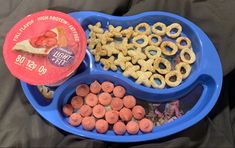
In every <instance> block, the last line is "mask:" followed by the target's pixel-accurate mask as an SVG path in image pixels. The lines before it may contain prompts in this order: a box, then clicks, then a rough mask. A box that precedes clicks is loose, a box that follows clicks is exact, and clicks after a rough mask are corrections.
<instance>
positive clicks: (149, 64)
mask: <svg viewBox="0 0 235 148" xmlns="http://www.w3.org/2000/svg"><path fill="white" fill-rule="evenodd" d="M153 62H154V60H153V59H148V60H147V61H145V60H139V61H138V64H139V65H140V66H141V69H140V70H141V71H143V72H145V71H148V70H149V71H151V72H155V69H154V67H153Z"/></svg>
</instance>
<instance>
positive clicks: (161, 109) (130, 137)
mask: <svg viewBox="0 0 235 148" xmlns="http://www.w3.org/2000/svg"><path fill="white" fill-rule="evenodd" d="M96 81H97V82H98V83H99V84H102V83H103V82H107V81H108V82H111V83H113V84H114V88H115V86H122V87H124V89H125V90H126V93H125V95H124V96H123V97H122V98H121V100H123V99H124V98H125V96H129V95H131V96H134V97H135V98H136V106H142V107H143V108H144V110H145V115H144V117H142V118H141V119H143V118H145V119H148V120H150V121H151V122H152V123H153V128H152V130H150V131H149V132H142V131H141V129H140V125H139V130H138V132H136V133H135V132H134V133H132V134H130V133H129V132H130V131H129V132H128V131H127V130H126V131H125V132H124V133H123V134H120V135H118V134H117V133H115V132H114V131H113V130H114V129H113V128H114V123H113V124H108V128H107V129H105V132H102V133H101V132H99V131H97V129H96V126H95V124H96V122H97V121H99V120H101V119H103V120H106V118H105V115H102V117H101V116H98V117H97V115H94V112H93V109H94V107H95V106H97V105H98V106H100V105H101V103H100V101H99V95H100V94H98V93H97V94H95V95H97V99H98V101H96V103H95V105H94V104H93V105H91V104H90V103H87V102H86V97H83V98H82V99H83V103H82V104H83V105H85V106H89V108H90V113H88V115H84V113H81V111H80V109H81V106H79V107H78V109H74V108H73V111H72V112H71V110H70V112H71V113H70V114H69V115H68V114H65V113H66V111H64V107H65V106H67V105H68V104H69V105H70V107H68V106H67V107H66V108H67V109H68V108H71V106H72V105H71V104H76V103H74V102H73V103H72V102H71V101H72V99H73V97H74V96H79V95H78V94H79V93H78V92H76V91H77V90H76V89H77V87H78V86H81V84H82V85H84V84H85V85H87V86H88V89H89V88H90V87H91V84H92V83H94V82H96ZM209 82H210V83H214V82H213V81H209ZM209 85H210V84H209ZM211 85H214V84H211ZM211 88H212V87H211ZM206 89H210V88H208V87H207V86H205V85H201V84H198V85H197V86H196V87H195V88H194V89H193V90H192V91H190V93H188V94H186V95H185V96H183V97H181V98H177V100H173V101H170V102H149V101H145V98H141V97H139V96H138V95H136V94H135V91H133V88H132V87H131V86H130V85H129V84H128V83H126V82H125V81H122V80H120V79H119V78H118V77H115V76H112V75H109V74H106V73H99V72H96V73H92V74H89V73H83V74H82V75H77V76H75V77H73V78H71V79H70V80H68V81H67V82H65V83H64V84H63V85H61V86H60V87H59V88H58V89H57V90H56V92H55V97H54V100H53V104H52V108H54V109H55V110H56V111H55V112H54V113H53V114H51V115H50V116H53V117H54V119H49V121H50V122H51V123H52V124H54V125H56V126H57V127H59V128H61V129H64V130H66V131H68V132H71V133H73V134H76V135H79V136H85V137H89V138H94V139H99V140H105V141H116V142H134V141H145V140H147V139H149V140H150V139H155V138H159V137H164V136H166V135H169V134H173V133H176V132H177V131H180V130H182V129H184V128H186V127H189V126H190V125H192V124H193V123H194V122H195V121H198V120H199V119H200V117H201V116H202V115H203V114H204V113H205V112H206V110H207V109H208V107H209V106H208V104H210V103H213V102H214V100H211V99H207V100H205V99H204V98H211V95H210V94H205V90H206ZM214 89H215V88H214ZM210 91H212V90H210ZM93 92H94V91H93ZM100 92H101V93H102V90H101V91H100ZM88 93H91V91H88V92H87V93H86V94H88ZM80 95H81V93H80ZM82 96H87V95H83V94H82ZM146 97H147V96H146ZM114 98H115V95H113V94H112V99H114ZM78 104H79V103H77V105H78ZM130 104H131V103H130ZM172 105H173V106H174V105H176V106H178V108H177V109H178V110H177V111H175V109H176V108H173V109H172V108H171V106H172ZM84 108H85V107H84ZM104 108H105V112H106V113H107V112H108V111H109V110H113V108H112V107H110V106H104ZM123 108H127V107H126V106H125V105H123ZM82 110H83V111H84V110H86V113H87V112H89V111H88V110H89V109H82ZM121 110H122V109H117V110H116V111H117V112H118V116H119V117H118V120H117V121H121V122H123V123H124V125H125V126H127V124H128V122H129V121H133V122H135V123H137V124H140V121H141V119H139V120H138V119H136V118H135V117H134V115H132V119H130V120H129V119H128V112H126V114H127V117H126V118H127V122H125V121H123V118H121V117H120V112H121ZM130 110H131V111H133V107H132V108H131V109H130ZM67 111H68V110H67ZM83 111H82V112H83ZM72 113H73V114H74V115H72ZM75 114H76V115H75ZM81 114H82V115H81ZM160 114H162V115H163V116H161V115H160ZM71 115H72V116H73V117H71ZM76 116H77V117H76ZM87 117H89V118H92V120H93V119H94V121H92V123H90V124H91V125H92V126H91V127H85V129H84V127H83V125H82V120H83V119H84V118H87ZM192 117H194V118H192ZM56 118H57V119H56ZM70 118H73V120H74V121H73V122H72V123H71V121H70V120H71V119H70ZM89 120H90V119H89ZM103 120H102V121H103ZM124 120H125V119H124ZM74 122H75V123H74ZM84 122H85V121H84ZM87 122H88V121H87ZM100 122H101V121H100ZM103 122H105V121H103ZM105 123H106V122H105ZM105 123H104V124H105ZM120 126H122V125H120ZM133 126H134V125H133Z"/></svg>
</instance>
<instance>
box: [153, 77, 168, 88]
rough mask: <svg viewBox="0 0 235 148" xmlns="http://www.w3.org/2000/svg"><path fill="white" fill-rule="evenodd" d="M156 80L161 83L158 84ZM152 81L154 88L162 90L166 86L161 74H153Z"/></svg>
mask: <svg viewBox="0 0 235 148" xmlns="http://www.w3.org/2000/svg"><path fill="white" fill-rule="evenodd" d="M156 79H157V80H158V81H160V82H159V83H158V82H156ZM150 81H151V84H152V86H153V87H154V88H161V89H162V88H164V87H165V85H166V82H165V78H164V77H163V76H162V75H159V74H153V75H152V76H151V77H150Z"/></svg>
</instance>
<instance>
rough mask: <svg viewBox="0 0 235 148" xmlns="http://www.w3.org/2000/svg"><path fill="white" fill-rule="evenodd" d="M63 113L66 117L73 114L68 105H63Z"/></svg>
mask: <svg viewBox="0 0 235 148" xmlns="http://www.w3.org/2000/svg"><path fill="white" fill-rule="evenodd" d="M63 113H64V114H65V115H66V116H70V115H72V113H73V107H72V105H70V104H65V105H64V106H63Z"/></svg>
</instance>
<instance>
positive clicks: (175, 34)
mask: <svg viewBox="0 0 235 148" xmlns="http://www.w3.org/2000/svg"><path fill="white" fill-rule="evenodd" d="M174 29H177V32H173V33H172V31H173V30H174ZM181 32H182V27H181V25H180V24H178V23H173V24H171V25H169V26H167V27H166V35H167V36H168V37H170V38H177V37H178V36H179V35H180V34H181Z"/></svg>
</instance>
